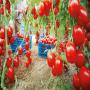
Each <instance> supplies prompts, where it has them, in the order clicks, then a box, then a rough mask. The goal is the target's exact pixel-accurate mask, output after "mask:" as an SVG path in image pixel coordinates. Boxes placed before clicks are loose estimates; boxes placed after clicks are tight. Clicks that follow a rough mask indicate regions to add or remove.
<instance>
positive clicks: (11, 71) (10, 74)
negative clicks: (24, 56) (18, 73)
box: [7, 67, 14, 82]
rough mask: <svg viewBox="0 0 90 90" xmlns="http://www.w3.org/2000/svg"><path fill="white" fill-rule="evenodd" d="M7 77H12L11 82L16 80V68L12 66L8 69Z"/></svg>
mask: <svg viewBox="0 0 90 90" xmlns="http://www.w3.org/2000/svg"><path fill="white" fill-rule="evenodd" d="M7 77H8V78H9V79H10V81H11V82H13V81H14V68H13V67H10V68H9V69H8V71H7Z"/></svg>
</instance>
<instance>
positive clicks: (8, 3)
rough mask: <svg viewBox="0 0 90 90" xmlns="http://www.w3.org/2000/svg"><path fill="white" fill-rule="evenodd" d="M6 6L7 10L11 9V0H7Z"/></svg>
mask: <svg viewBox="0 0 90 90" xmlns="http://www.w3.org/2000/svg"><path fill="white" fill-rule="evenodd" d="M5 7H6V9H7V10H10V7H11V4H10V1H9V0H6V4H5Z"/></svg>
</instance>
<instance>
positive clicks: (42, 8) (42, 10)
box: [38, 2, 45, 17]
mask: <svg viewBox="0 0 90 90" xmlns="http://www.w3.org/2000/svg"><path fill="white" fill-rule="evenodd" d="M38 12H39V15H40V16H41V17H42V16H44V12H45V7H44V3H43V2H40V4H39V9H38Z"/></svg>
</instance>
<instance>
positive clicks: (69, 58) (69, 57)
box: [65, 42, 76, 64]
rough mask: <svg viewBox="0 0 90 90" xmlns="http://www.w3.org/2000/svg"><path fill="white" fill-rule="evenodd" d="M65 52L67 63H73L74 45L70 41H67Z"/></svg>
mask: <svg viewBox="0 0 90 90" xmlns="http://www.w3.org/2000/svg"><path fill="white" fill-rule="evenodd" d="M65 53H66V58H67V61H68V62H69V63H72V64H73V63H75V62H76V47H75V45H74V44H73V43H72V42H67V44H66V50H65Z"/></svg>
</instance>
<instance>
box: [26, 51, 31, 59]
mask: <svg viewBox="0 0 90 90" xmlns="http://www.w3.org/2000/svg"><path fill="white" fill-rule="evenodd" d="M30 56H31V51H30V50H28V51H27V52H26V57H27V58H30Z"/></svg>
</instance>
